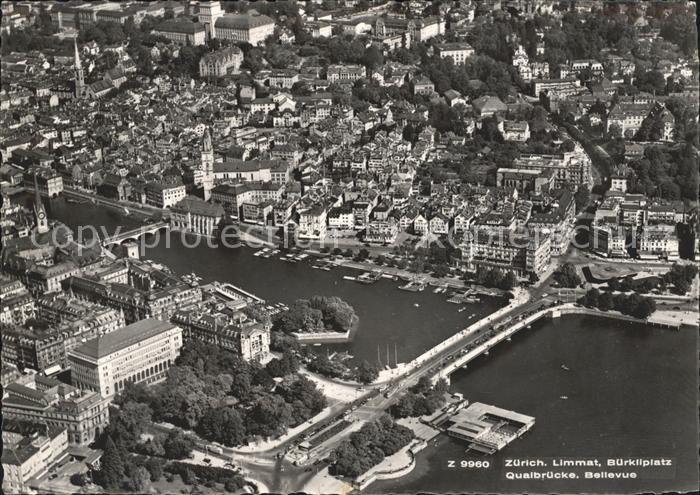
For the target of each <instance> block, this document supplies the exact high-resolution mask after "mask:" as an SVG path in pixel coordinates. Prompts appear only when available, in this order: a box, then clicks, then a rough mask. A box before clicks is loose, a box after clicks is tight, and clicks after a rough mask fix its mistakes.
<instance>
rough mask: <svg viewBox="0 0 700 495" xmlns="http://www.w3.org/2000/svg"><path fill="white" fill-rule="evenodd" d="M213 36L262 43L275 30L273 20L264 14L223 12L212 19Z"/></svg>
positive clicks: (255, 44)
mask: <svg viewBox="0 0 700 495" xmlns="http://www.w3.org/2000/svg"><path fill="white" fill-rule="evenodd" d="M214 29H215V36H216V37H217V38H220V39H225V40H232V41H238V42H246V43H250V44H251V45H253V46H258V45H261V44H262V43H264V41H265V39H266V38H267V37H268V36H272V34H273V32H274V30H275V21H274V20H273V19H271V18H269V17H268V16H266V15H261V14H258V13H253V12H248V13H245V14H224V15H223V16H221V17H219V18H217V19H216V20H215V21H214Z"/></svg>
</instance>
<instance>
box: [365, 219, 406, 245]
mask: <svg viewBox="0 0 700 495" xmlns="http://www.w3.org/2000/svg"><path fill="white" fill-rule="evenodd" d="M398 234H399V226H398V223H397V222H396V221H395V220H394V219H393V218H389V219H387V220H372V221H371V222H369V224H367V230H366V233H365V242H374V243H380V244H392V243H393V242H394V241H395V240H396V237H397V236H398Z"/></svg>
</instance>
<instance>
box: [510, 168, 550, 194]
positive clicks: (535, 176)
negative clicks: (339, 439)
mask: <svg viewBox="0 0 700 495" xmlns="http://www.w3.org/2000/svg"><path fill="white" fill-rule="evenodd" d="M554 176H555V171H554V170H544V171H542V170H526V169H519V168H499V169H498V170H497V171H496V187H512V188H513V189H516V190H517V191H519V192H521V193H525V192H530V191H532V192H534V193H535V194H541V193H543V192H548V191H550V190H551V189H553V188H554Z"/></svg>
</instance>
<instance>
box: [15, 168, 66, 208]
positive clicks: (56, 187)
mask: <svg viewBox="0 0 700 495" xmlns="http://www.w3.org/2000/svg"><path fill="white" fill-rule="evenodd" d="M24 185H25V187H27V188H30V187H34V189H35V190H37V189H38V190H39V191H40V192H41V194H45V195H47V196H48V197H49V198H55V197H57V196H58V195H59V194H61V193H62V192H63V177H61V175H60V174H59V173H58V172H56V171H55V170H54V169H52V168H47V167H34V168H32V169H30V170H27V171H25V173H24ZM35 204H36V205H38V203H35Z"/></svg>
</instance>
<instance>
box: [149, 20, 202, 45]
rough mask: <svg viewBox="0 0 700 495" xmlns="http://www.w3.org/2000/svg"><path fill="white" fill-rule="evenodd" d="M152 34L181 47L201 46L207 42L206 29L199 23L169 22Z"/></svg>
mask: <svg viewBox="0 0 700 495" xmlns="http://www.w3.org/2000/svg"><path fill="white" fill-rule="evenodd" d="M152 33H153V34H155V35H157V36H163V37H164V38H168V39H169V40H171V41H174V42H175V43H177V44H179V45H191V46H199V45H203V44H204V42H205V41H206V28H205V27H204V25H203V24H200V23H198V22H190V21H180V20H169V21H165V22H163V23H161V24H159V25H158V26H156V27H155V28H154V29H153V31H152Z"/></svg>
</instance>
